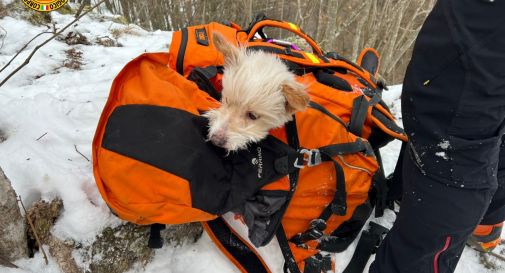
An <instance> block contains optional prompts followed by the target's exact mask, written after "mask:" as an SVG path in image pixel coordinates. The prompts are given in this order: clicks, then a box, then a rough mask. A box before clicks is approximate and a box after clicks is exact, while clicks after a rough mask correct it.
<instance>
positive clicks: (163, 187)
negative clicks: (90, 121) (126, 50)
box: [93, 53, 219, 224]
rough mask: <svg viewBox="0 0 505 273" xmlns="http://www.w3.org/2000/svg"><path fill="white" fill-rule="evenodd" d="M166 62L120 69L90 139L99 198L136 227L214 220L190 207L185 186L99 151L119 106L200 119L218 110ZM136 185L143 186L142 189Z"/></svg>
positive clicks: (146, 61) (155, 59) (141, 61)
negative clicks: (148, 106) (161, 109)
mask: <svg viewBox="0 0 505 273" xmlns="http://www.w3.org/2000/svg"><path fill="white" fill-rule="evenodd" d="M167 62H168V54H166V53H151V54H143V55H141V56H139V57H138V58H136V59H134V60H132V61H131V62H130V63H128V64H127V65H126V66H125V68H123V70H122V71H121V72H120V73H119V75H118V76H117V77H116V79H115V80H114V82H113V84H112V87H111V92H110V94H109V98H108V100H107V103H106V105H105V108H104V110H103V112H102V115H101V117H100V121H99V124H98V127H97V130H96V133H95V138H94V140H93V172H94V176H95V180H96V183H97V186H98V189H99V191H100V194H101V195H102V197H103V198H104V200H105V201H106V202H107V204H108V205H109V206H110V207H111V209H112V210H113V211H114V212H115V213H117V214H118V216H119V217H120V218H122V219H125V220H128V221H130V222H133V223H137V224H151V223H169V224H178V223H187V222H196V221H206V220H211V219H214V218H215V217H216V216H215V215H212V214H208V213H206V212H203V211H201V210H199V209H194V208H192V206H191V195H190V192H189V184H188V181H186V180H184V179H181V178H180V177H178V176H175V175H172V174H170V173H168V172H165V171H161V170H159V169H157V168H155V167H152V166H150V165H148V164H145V163H142V162H139V161H136V160H133V159H130V158H127V157H124V156H121V155H119V154H116V153H113V152H111V151H108V150H106V149H104V148H102V147H101V143H102V138H103V134H104V131H105V125H106V123H107V119H108V117H109V115H110V114H111V113H112V111H113V110H114V108H116V107H118V106H121V105H125V104H151V105H158V106H170V107H173V108H178V109H182V110H185V111H188V112H191V113H194V114H198V113H199V112H200V111H206V110H208V109H210V108H214V107H216V106H218V105H219V104H218V102H217V101H216V100H214V99H213V98H211V97H210V96H208V95H207V93H205V92H202V91H201V90H199V89H198V87H197V86H196V85H195V84H194V83H192V82H190V81H188V80H186V79H185V78H184V77H182V76H181V75H179V74H177V73H176V72H175V71H173V70H172V69H170V68H169V67H168V66H167V65H166V64H167ZM138 181H142V182H143V184H142V185H143V186H142V187H139V186H138ZM128 183H135V184H128ZM168 212H169V213H168Z"/></svg>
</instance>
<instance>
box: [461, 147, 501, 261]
mask: <svg viewBox="0 0 505 273" xmlns="http://www.w3.org/2000/svg"><path fill="white" fill-rule="evenodd" d="M504 221H505V142H503V143H502V145H501V150H500V162H499V164H498V189H497V190H496V192H495V194H494V196H493V199H492V200H491V203H490V204H489V207H488V209H487V211H486V214H485V215H484V218H483V219H482V221H481V222H480V224H479V225H478V226H477V228H476V229H475V230H474V231H473V233H472V235H471V236H470V237H469V238H468V241H467V244H468V245H469V246H470V247H472V248H474V249H476V250H478V251H482V252H489V251H492V250H493V249H494V248H495V247H496V246H498V245H499V244H500V242H501V234H502V231H503V222H504Z"/></svg>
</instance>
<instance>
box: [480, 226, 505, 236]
mask: <svg viewBox="0 0 505 273" xmlns="http://www.w3.org/2000/svg"><path fill="white" fill-rule="evenodd" d="M501 226H503V223H499V224H496V225H478V226H477V227H476V228H475V230H474V231H473V235H475V236H486V235H489V234H491V232H492V231H493V229H494V228H495V227H501Z"/></svg>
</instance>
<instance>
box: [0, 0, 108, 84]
mask: <svg viewBox="0 0 505 273" xmlns="http://www.w3.org/2000/svg"><path fill="white" fill-rule="evenodd" d="M104 2H105V0H102V1H100V2H98V3H96V4H95V5H94V6H92V7H91V8H90V9H89V10H87V11H85V12H84V13H82V14H81V15H79V17H77V18H75V19H74V20H73V21H72V22H70V23H68V24H67V25H66V26H64V27H63V28H62V29H60V30H59V31H58V32H56V33H55V34H53V36H51V37H50V38H49V39H47V40H45V41H44V42H43V43H42V44H39V45H38V46H36V47H35V49H33V51H32V53H30V55H29V56H28V58H26V60H25V61H24V62H23V63H22V64H21V65H20V66H18V67H17V68H16V69H15V70H14V71H12V72H11V73H10V74H9V75H8V76H7V77H6V78H5V79H4V80H3V81H2V82H0V87H1V86H3V85H4V84H5V83H6V82H7V81H8V80H9V79H10V78H11V77H12V76H14V75H15V74H16V73H17V72H18V71H19V70H21V68H23V67H24V66H26V65H27V64H28V63H29V62H30V60H31V58H32V57H33V55H34V54H35V52H37V51H38V50H39V49H40V48H41V47H43V46H44V45H45V44H47V43H49V42H50V41H51V40H52V39H54V38H55V37H57V36H58V35H60V34H61V33H63V31H65V30H66V29H67V28H69V27H70V26H72V25H73V24H74V23H75V22H77V21H79V19H81V18H82V17H83V16H84V15H86V14H88V13H89V12H91V11H92V10H93V9H95V8H96V7H98V6H100V5H101V4H102V3H104Z"/></svg>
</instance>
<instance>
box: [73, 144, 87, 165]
mask: <svg viewBox="0 0 505 273" xmlns="http://www.w3.org/2000/svg"><path fill="white" fill-rule="evenodd" d="M74 148H75V151H76V152H77V153H78V154H80V155H82V157H84V158H85V159H86V160H87V161H88V162H90V160H89V158H88V157H86V156H85V155H83V154H82V153H81V152H79V150H78V149H77V145H75V144H74Z"/></svg>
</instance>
